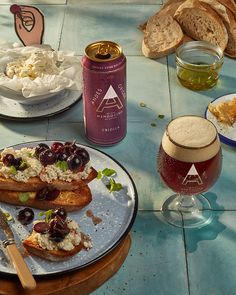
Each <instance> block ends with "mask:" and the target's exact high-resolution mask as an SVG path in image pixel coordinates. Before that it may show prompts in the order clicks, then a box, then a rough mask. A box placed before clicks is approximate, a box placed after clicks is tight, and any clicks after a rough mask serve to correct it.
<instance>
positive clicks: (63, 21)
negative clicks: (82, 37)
mask: <svg viewBox="0 0 236 295" xmlns="http://www.w3.org/2000/svg"><path fill="white" fill-rule="evenodd" d="M66 5H67V4H66ZM66 5H65V10H64V15H63V19H62V24H61V32H60V34H59V41H58V48H57V50H60V47H61V36H62V31H63V28H64V23H65V18H66V11H67V6H66Z"/></svg>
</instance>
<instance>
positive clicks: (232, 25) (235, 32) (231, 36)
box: [200, 0, 236, 57]
mask: <svg viewBox="0 0 236 295" xmlns="http://www.w3.org/2000/svg"><path fill="white" fill-rule="evenodd" d="M200 1H201V2H202V3H206V4H208V5H210V6H211V8H212V9H214V10H215V11H216V12H217V13H218V14H219V16H220V17H221V19H222V20H223V22H224V25H225V27H226V29H227V33H228V43H227V46H226V49H225V53H226V54H228V55H230V56H232V57H236V21H235V18H234V15H233V13H232V12H231V10H229V9H228V8H227V7H226V6H224V5H223V4H221V3H220V1H217V0H200Z"/></svg>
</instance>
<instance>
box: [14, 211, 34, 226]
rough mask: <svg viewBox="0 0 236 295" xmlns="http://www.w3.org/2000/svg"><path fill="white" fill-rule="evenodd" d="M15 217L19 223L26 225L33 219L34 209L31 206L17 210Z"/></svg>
mask: <svg viewBox="0 0 236 295" xmlns="http://www.w3.org/2000/svg"><path fill="white" fill-rule="evenodd" d="M17 219H18V220H19V221H20V223H21V224H23V225H27V224H29V223H31V222H32V221H33V219H34V211H33V210H32V209H31V208H28V207H27V208H24V209H22V210H20V211H19V212H18V215H17Z"/></svg>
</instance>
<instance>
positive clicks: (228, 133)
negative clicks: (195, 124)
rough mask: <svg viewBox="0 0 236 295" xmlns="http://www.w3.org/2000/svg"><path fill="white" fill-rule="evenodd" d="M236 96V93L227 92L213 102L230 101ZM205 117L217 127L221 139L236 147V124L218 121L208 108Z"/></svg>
mask: <svg viewBox="0 0 236 295" xmlns="http://www.w3.org/2000/svg"><path fill="white" fill-rule="evenodd" d="M234 97H236V93H231V94H226V95H224V96H221V97H218V98H216V99H215V100H213V101H212V102H211V104H212V105H214V104H218V103H220V102H224V101H229V100H232V99H233V98H234ZM205 117H206V118H207V119H208V120H210V121H211V122H212V123H213V124H214V125H215V126H216V128H217V131H218V133H219V137H220V140H221V141H222V142H223V143H225V144H228V145H231V146H234V147H236V124H234V125H233V126H228V125H226V124H223V123H221V122H218V121H217V119H216V117H215V116H214V115H213V114H212V113H211V112H210V111H209V110H208V107H207V109H206V112H205Z"/></svg>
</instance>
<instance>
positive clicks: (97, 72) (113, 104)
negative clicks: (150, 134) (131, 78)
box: [82, 41, 127, 145]
mask: <svg viewBox="0 0 236 295" xmlns="http://www.w3.org/2000/svg"><path fill="white" fill-rule="evenodd" d="M82 65H83V85H84V86H83V111H84V124H85V134H86V136H87V138H88V139H89V140H90V141H92V142H94V143H96V144H99V145H112V144H115V143H118V142H119V141H121V140H122V139H123V138H124V137H125V135H126V130H127V102H126V57H125V55H124V54H123V52H122V49H121V47H120V46H119V45H118V44H116V43H114V42H111V41H98V42H94V43H92V44H90V45H88V46H87V47H86V48H85V55H84V56H83V58H82Z"/></svg>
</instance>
